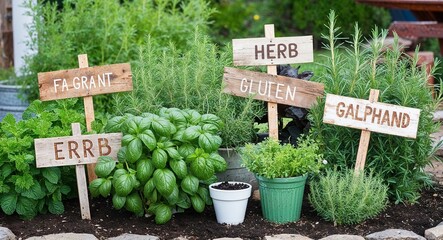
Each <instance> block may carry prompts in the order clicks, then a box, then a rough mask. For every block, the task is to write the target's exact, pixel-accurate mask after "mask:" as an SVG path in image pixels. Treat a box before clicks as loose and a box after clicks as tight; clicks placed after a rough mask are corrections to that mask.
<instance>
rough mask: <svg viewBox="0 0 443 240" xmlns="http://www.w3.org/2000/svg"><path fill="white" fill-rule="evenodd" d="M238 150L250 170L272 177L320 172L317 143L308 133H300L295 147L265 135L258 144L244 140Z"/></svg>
mask: <svg viewBox="0 0 443 240" xmlns="http://www.w3.org/2000/svg"><path fill="white" fill-rule="evenodd" d="M239 153H240V155H241V157H242V160H243V165H244V166H245V167H246V168H247V169H248V170H249V171H251V172H253V173H255V174H257V175H259V176H263V177H266V178H271V179H272V178H287V177H296V176H301V175H304V174H307V173H319V171H320V169H321V167H322V154H320V153H319V146H318V144H317V143H316V142H315V141H314V140H313V139H311V138H310V137H309V136H303V137H300V138H299V140H298V146H297V147H296V148H294V147H293V146H292V145H291V144H289V143H286V144H283V145H281V144H280V143H279V142H278V140H275V139H271V138H267V139H266V140H264V141H263V142H260V143H257V144H251V143H248V144H246V145H245V147H244V148H241V149H240V152H239Z"/></svg>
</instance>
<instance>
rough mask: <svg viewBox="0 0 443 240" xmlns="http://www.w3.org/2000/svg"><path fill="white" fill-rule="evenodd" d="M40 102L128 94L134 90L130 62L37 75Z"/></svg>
mask: <svg viewBox="0 0 443 240" xmlns="http://www.w3.org/2000/svg"><path fill="white" fill-rule="evenodd" d="M38 83H39V90H40V100H42V101H47V100H56V99H64V98H74V97H86V96H92V95H99V94H106V93H115V92H126V91H131V90H132V74H131V66H130V65H129V63H122V64H113V65H106V66H98V67H85V68H77V69H70V70H61V71H54V72H45V73H39V74H38Z"/></svg>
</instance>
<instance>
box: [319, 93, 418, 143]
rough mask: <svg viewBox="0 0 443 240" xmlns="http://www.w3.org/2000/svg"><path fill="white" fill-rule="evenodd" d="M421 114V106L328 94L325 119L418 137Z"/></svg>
mask: <svg viewBox="0 0 443 240" xmlns="http://www.w3.org/2000/svg"><path fill="white" fill-rule="evenodd" d="M419 116H420V109H415V108H408V107H402V106H397V105H392V104H386V103H380V102H371V101H368V100H363V99H356V98H350V97H343V96H338V95H333V94H327V95H326V105H325V114H324V117H323V122H325V123H330V124H335V125H339V126H344V127H351V128H357V129H362V130H369V131H373V132H379V133H386V134H390V135H397V136H403V137H409V138H416V135H417V129H418V120H419Z"/></svg>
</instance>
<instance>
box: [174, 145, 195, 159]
mask: <svg viewBox="0 0 443 240" xmlns="http://www.w3.org/2000/svg"><path fill="white" fill-rule="evenodd" d="M194 152H195V147H194V146H193V145H192V144H189V143H185V144H182V145H181V146H180V147H178V153H179V154H180V155H181V156H182V157H183V158H184V159H186V158H187V157H188V156H189V155H191V154H193V153H194Z"/></svg>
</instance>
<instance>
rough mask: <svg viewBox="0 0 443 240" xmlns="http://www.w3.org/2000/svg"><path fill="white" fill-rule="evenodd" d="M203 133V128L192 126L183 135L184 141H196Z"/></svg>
mask: <svg viewBox="0 0 443 240" xmlns="http://www.w3.org/2000/svg"><path fill="white" fill-rule="evenodd" d="M201 132H202V128H201V127H200V126H190V127H188V128H186V129H185V131H184V133H183V140H185V141H192V140H194V139H197V138H198V137H199V136H200V135H201Z"/></svg>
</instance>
